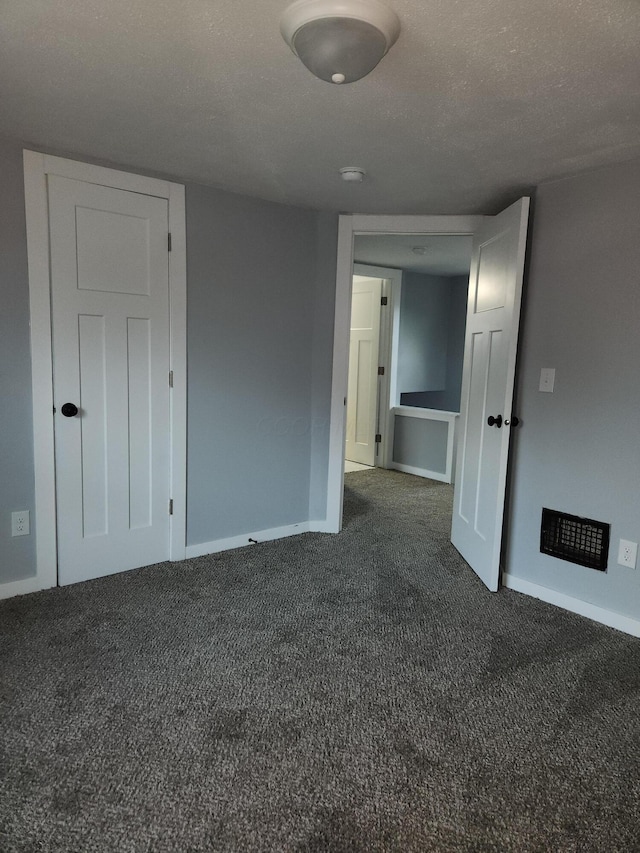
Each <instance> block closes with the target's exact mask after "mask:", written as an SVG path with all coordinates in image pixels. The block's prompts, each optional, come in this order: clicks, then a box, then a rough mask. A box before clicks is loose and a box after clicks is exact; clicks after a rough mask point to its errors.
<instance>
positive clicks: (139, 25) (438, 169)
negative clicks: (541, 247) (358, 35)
mask: <svg viewBox="0 0 640 853" xmlns="http://www.w3.org/2000/svg"><path fill="white" fill-rule="evenodd" d="M286 5H287V0H180V2H168V0H133V1H132V0H56V2H51V0H14V2H10V0H4V2H2V3H1V6H0V12H1V14H0V92H1V98H2V100H1V103H0V133H3V134H6V135H8V136H12V137H17V138H20V139H21V140H23V141H25V142H27V143H29V144H31V145H33V146H40V147H46V148H47V150H50V151H60V152H64V153H68V154H74V155H78V156H85V157H88V158H92V159H98V160H104V161H110V162H113V163H118V164H122V165H127V166H130V167H133V168H140V169H145V170H153V171H157V172H162V173H167V174H170V175H173V176H176V177H178V178H180V179H184V180H192V181H197V182H200V183H205V184H210V185H213V186H218V187H223V188H226V189H231V190H235V191H239V192H243V193H248V194H251V195H255V196H259V197H262V198H268V199H273V200H276V201H282V202H288V203H293V204H301V205H306V206H310V207H315V208H320V209H332V210H342V211H358V212H366V213H383V212H384V213H493V212H496V211H497V210H498V209H499V207H500V206H501V205H503V204H504V203H507V202H509V201H511V200H512V199H513V198H515V197H516V196H517V195H519V194H520V193H521V192H522V191H526V190H527V188H529V187H532V186H534V185H535V184H537V183H539V182H540V181H542V180H546V179H549V178H553V177H559V176H563V175H567V174H572V173H575V172H579V171H582V170H584V169H588V168H593V167H598V166H602V165H606V164H610V163H616V162H622V161H625V160H630V159H633V158H635V157H640V5H639V3H638V1H637V0H563V2H560V0H529V2H526V3H525V2H514V0H473V1H472V0H389V5H391V6H392V7H393V8H394V9H395V11H396V12H397V14H398V16H399V17H400V20H401V25H402V31H401V34H400V37H399V39H398V42H397V43H396V45H395V46H394V47H393V48H392V50H391V51H390V53H389V54H388V55H387V56H386V57H385V58H384V59H383V60H382V62H381V63H380V65H379V66H378V67H377V68H376V69H375V70H374V71H373V73H372V74H371V75H369V76H368V77H366V78H364V79H363V80H360V81H358V82H357V83H353V84H351V85H347V86H342V87H341V86H332V85H331V84H328V83H324V82H322V81H320V80H317V79H316V78H314V77H313V76H312V75H311V74H310V73H309V72H308V71H307V70H306V69H305V68H304V67H303V66H302V64H301V63H300V62H299V61H298V60H297V59H296V58H295V57H294V56H293V54H292V53H291V52H290V50H289V48H288V47H287V46H286V44H285V43H284V41H283V40H282V38H281V36H280V32H279V19H280V15H281V12H282V10H283V8H284V7H285V6H286ZM345 165H347V166H348V165H358V166H362V167H363V168H364V169H365V170H366V171H367V179H366V181H365V182H364V183H363V184H360V185H353V184H344V183H342V182H341V181H340V178H339V176H338V169H339V168H340V167H341V166H345Z"/></svg>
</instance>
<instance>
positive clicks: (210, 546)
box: [186, 520, 330, 559]
mask: <svg viewBox="0 0 640 853" xmlns="http://www.w3.org/2000/svg"><path fill="white" fill-rule="evenodd" d="M327 532H330V531H329V530H328V528H327V522H326V521H324V520H323V521H301V522H300V523H299V524H288V525H287V526H285V527H271V528H270V529H269V530H258V531H254V532H253V533H243V534H241V535H240V536H230V537H229V538H228V539H214V541H213V542H202V543H199V544H198V545H187V549H186V557H187V559H190V558H192V557H204V556H205V555H206V554H217V553H219V552H220V551H230V550H231V549H232V548H242V547H243V546H245V545H253V544H254V542H250V541H249V540H251V539H253V540H254V541H255V542H257V543H258V544H259V543H260V542H271V541H272V540H273V539H284V538H285V537H287V536H298V534H300V533H327Z"/></svg>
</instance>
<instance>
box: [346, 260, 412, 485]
mask: <svg viewBox="0 0 640 853" xmlns="http://www.w3.org/2000/svg"><path fill="white" fill-rule="evenodd" d="M353 275H365V276H372V277H374V278H381V279H382V295H383V296H386V297H387V304H386V306H384V307H382V306H381V307H380V311H381V314H380V350H379V353H378V362H379V363H380V364H381V365H383V366H384V369H385V370H384V376H381V377H380V383H379V394H378V406H379V410H380V412H381V417H380V432H381V433H382V442H381V444H380V447H379V449H378V457H377V459H376V462H375V465H376V467H380V468H388V467H389V464H390V462H391V456H392V453H391V451H392V444H391V442H392V440H393V434H392V430H393V417H391V415H390V409H391V406H392V405H395V404H393V403H392V402H391V400H392V394H395V386H396V362H397V360H398V359H397V342H396V340H395V338H396V337H397V329H396V326H397V325H399V317H400V294H401V291H402V270H397V269H393V268H392V267H379V266H373V265H372V264H360V263H354V264H353Z"/></svg>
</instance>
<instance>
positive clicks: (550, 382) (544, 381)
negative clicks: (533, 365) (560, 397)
mask: <svg viewBox="0 0 640 853" xmlns="http://www.w3.org/2000/svg"><path fill="white" fill-rule="evenodd" d="M555 381H556V369H555V367H543V368H541V370H540V391H547V392H548V393H553V386H554V384H555Z"/></svg>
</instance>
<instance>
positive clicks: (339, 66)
mask: <svg viewBox="0 0 640 853" xmlns="http://www.w3.org/2000/svg"><path fill="white" fill-rule="evenodd" d="M280 32H281V33H282V37H283V38H284V40H285V41H286V42H287V44H288V45H289V47H290V48H291V50H292V51H293V52H294V53H295V54H296V56H297V57H298V59H300V61H301V62H302V63H303V64H304V65H306V67H307V68H308V69H309V71H311V73H312V74H315V76H316V77H319V78H320V79H321V80H326V82H327V83H353V82H354V81H355V80H360V78H361V77H364V76H365V75H367V74H369V72H370V71H373V69H374V68H375V67H376V65H377V64H378V63H379V62H380V60H381V59H382V57H383V56H384V55H385V53H386V52H387V51H388V50H389V48H390V47H391V46H392V45H393V44H394V43H395V41H396V39H397V38H398V35H399V34H400V21H399V19H398V16H397V15H396V13H395V12H393V11H392V10H391V9H389V7H388V6H385V5H384V3H381V2H380V0H296V2H295V3H293V4H292V5H291V6H289V7H288V8H287V9H285V11H284V13H283V15H282V18H281V20H280Z"/></svg>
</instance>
